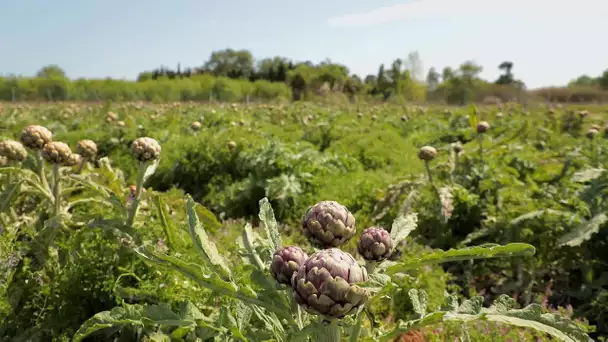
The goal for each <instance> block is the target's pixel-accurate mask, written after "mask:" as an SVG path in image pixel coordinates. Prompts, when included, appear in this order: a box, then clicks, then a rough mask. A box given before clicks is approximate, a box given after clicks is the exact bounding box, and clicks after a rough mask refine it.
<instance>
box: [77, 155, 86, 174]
mask: <svg viewBox="0 0 608 342" xmlns="http://www.w3.org/2000/svg"><path fill="white" fill-rule="evenodd" d="M86 163H87V158H82V160H81V161H80V165H78V170H76V174H80V173H81V172H82V169H84V165H85V164H86Z"/></svg>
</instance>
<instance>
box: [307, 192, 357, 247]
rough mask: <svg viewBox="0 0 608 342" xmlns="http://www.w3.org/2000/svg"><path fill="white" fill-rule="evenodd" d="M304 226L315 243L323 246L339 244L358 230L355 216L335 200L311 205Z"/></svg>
mask: <svg viewBox="0 0 608 342" xmlns="http://www.w3.org/2000/svg"><path fill="white" fill-rule="evenodd" d="M302 228H303V229H304V234H305V235H306V236H307V237H308V238H309V239H310V240H311V241H312V242H313V243H315V244H318V245H321V246H323V247H336V246H339V245H341V244H343V243H345V242H347V241H348V240H350V238H352V237H353V235H355V232H356V231H357V228H356V227H355V217H354V216H353V215H352V214H351V213H350V211H349V210H348V209H347V208H346V207H345V206H343V205H342V204H340V203H338V202H335V201H321V202H319V203H317V204H315V205H314V206H312V207H310V209H308V211H307V212H306V215H304V218H302Z"/></svg>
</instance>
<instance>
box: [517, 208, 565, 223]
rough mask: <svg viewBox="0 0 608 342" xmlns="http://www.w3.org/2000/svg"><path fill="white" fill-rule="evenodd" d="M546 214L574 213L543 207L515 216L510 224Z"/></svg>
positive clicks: (563, 214) (562, 214)
mask: <svg viewBox="0 0 608 342" xmlns="http://www.w3.org/2000/svg"><path fill="white" fill-rule="evenodd" d="M546 214H551V215H561V216H569V215H572V213H569V212H566V211H559V210H553V209H542V210H536V211H531V212H529V213H525V214H523V215H520V216H518V217H516V218H514V219H513V220H511V221H510V222H509V225H511V226H515V225H518V224H520V223H522V222H523V221H526V220H531V219H535V218H539V217H542V216H544V215H546Z"/></svg>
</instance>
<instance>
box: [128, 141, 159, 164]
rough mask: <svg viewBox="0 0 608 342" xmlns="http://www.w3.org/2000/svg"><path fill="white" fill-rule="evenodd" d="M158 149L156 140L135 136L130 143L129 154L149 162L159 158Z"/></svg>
mask: <svg viewBox="0 0 608 342" xmlns="http://www.w3.org/2000/svg"><path fill="white" fill-rule="evenodd" d="M160 151H161V148H160V144H159V143H158V141H156V140H154V139H152V138H148V137H144V138H137V139H135V141H133V143H132V144H131V155H132V156H133V157H134V158H135V159H137V160H139V161H141V162H150V161H154V160H156V159H158V158H160Z"/></svg>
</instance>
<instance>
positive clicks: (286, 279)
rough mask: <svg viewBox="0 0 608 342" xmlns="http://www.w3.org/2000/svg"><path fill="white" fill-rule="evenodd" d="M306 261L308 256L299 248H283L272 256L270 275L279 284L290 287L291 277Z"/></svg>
mask: <svg viewBox="0 0 608 342" xmlns="http://www.w3.org/2000/svg"><path fill="white" fill-rule="evenodd" d="M306 259H308V254H306V252H304V251H303V250H302V248H300V247H298V246H290V247H284V248H281V249H279V250H277V251H276V252H274V255H273V256H272V263H271V264H270V273H271V274H272V276H273V277H274V279H276V281H277V282H278V283H280V284H285V285H289V284H291V277H292V276H293V274H294V273H295V272H297V271H298V268H299V267H300V265H302V264H303V263H304V261H306Z"/></svg>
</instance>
